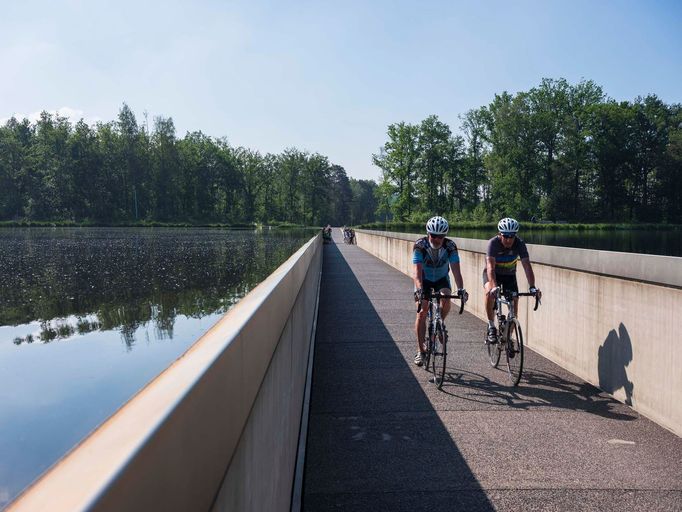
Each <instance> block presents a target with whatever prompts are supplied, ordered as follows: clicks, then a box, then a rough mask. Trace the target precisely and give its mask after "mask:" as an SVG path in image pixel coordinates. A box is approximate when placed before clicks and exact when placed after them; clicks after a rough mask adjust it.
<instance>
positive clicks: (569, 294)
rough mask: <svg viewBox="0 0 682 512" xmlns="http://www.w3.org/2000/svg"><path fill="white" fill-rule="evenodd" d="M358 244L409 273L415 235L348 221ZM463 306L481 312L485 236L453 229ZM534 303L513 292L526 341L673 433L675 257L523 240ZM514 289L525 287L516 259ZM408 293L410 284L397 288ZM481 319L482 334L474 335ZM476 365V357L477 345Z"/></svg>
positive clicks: (680, 297)
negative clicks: (536, 291)
mask: <svg viewBox="0 0 682 512" xmlns="http://www.w3.org/2000/svg"><path fill="white" fill-rule="evenodd" d="M356 237H357V243H358V246H359V247H361V248H363V249H365V250H366V251H368V252H369V253H371V254H374V255H375V256H377V257H379V258H380V259H382V260H384V261H386V262H387V263H389V264H390V265H392V266H393V267H395V268H397V269H398V270H400V271H401V272H404V273H406V274H408V275H410V276H411V275H412V269H413V266H412V245H413V243H414V240H416V239H417V238H418V235H414V234H405V233H383V232H376V231H365V230H356ZM454 240H455V242H456V243H457V246H458V248H459V251H460V259H461V268H462V275H463V278H464V286H465V287H466V288H467V290H468V291H469V294H470V300H469V304H467V307H466V310H467V311H469V312H470V313H473V314H474V315H476V316H478V317H479V318H481V319H485V318H486V317H485V309H484V305H483V304H484V303H483V285H482V280H481V274H482V272H483V269H484V268H485V249H486V246H487V242H486V241H485V240H471V239H461V238H454ZM528 249H529V253H530V257H531V261H532V262H533V270H534V272H535V278H536V284H537V286H538V287H540V289H542V292H543V298H542V305H541V306H540V307H539V308H538V310H537V311H535V312H534V311H532V306H533V304H534V302H533V301H532V300H521V301H520V308H519V309H520V311H519V318H520V320H521V324H522V326H523V327H524V334H525V340H526V344H527V346H529V347H530V348H532V349H533V350H535V351H536V352H539V353H540V354H542V355H543V356H545V357H547V358H548V359H550V360H552V361H554V362H555V363H557V364H559V365H560V366H562V367H564V368H566V369H567V370H569V371H571V372H572V373H574V374H576V375H578V376H579V377H581V378H583V379H585V380H586V381H588V382H590V383H591V384H594V385H595V386H598V387H600V388H601V389H603V390H604V391H607V392H609V393H611V394H612V395H613V396H614V397H615V398H616V399H618V400H620V401H622V402H625V403H627V404H629V405H631V406H632V407H633V408H634V409H635V410H637V411H639V412H640V413H642V414H643V415H645V416H647V417H649V418H650V419H652V420H653V421H655V422H657V423H658V424H660V425H663V426H664V427H666V428H668V429H670V430H672V431H673V432H675V433H676V434H677V435H682V338H680V336H679V332H678V330H677V327H678V322H679V321H680V318H679V316H680V313H681V312H682V258H675V257H669V256H654V255H645V254H630V253H616V252H611V251H592V250H585V249H572V248H566V247H550V246H541V245H529V246H528ZM517 275H518V281H519V288H520V289H524V288H525V289H527V286H528V285H527V282H526V279H525V275H524V272H523V269H522V268H521V265H520V264H519V265H518V271H517ZM406 293H409V290H406ZM483 336H484V332H483V327H482V330H481V341H483ZM481 364H485V361H484V359H483V354H482V355H481Z"/></svg>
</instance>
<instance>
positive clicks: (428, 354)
mask: <svg viewBox="0 0 682 512" xmlns="http://www.w3.org/2000/svg"><path fill="white" fill-rule="evenodd" d="M429 330H431V329H429ZM425 343H426V353H425V354H426V355H425V357H424V370H426V371H427V372H428V371H430V368H429V365H430V364H431V361H432V359H433V358H432V357H431V354H432V353H433V333H430V334H429V333H427V334H426V341H425Z"/></svg>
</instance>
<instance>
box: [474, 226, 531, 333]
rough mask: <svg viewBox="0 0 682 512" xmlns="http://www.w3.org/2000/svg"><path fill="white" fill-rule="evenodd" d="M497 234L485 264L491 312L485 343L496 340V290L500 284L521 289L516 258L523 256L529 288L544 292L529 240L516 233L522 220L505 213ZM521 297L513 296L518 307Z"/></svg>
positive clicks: (487, 299)
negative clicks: (522, 238)
mask: <svg viewBox="0 0 682 512" xmlns="http://www.w3.org/2000/svg"><path fill="white" fill-rule="evenodd" d="M497 230H498V232H499V233H498V234H497V236H495V237H493V238H491V239H490V240H489V241H488V250H487V252H486V258H485V260H486V268H485V269H484V270H483V287H484V288H485V296H484V300H485V312H486V314H487V315H488V334H487V336H486V343H495V342H496V341H497V329H496V328H495V322H494V318H495V314H494V311H493V306H494V305H495V291H496V290H497V287H498V286H499V285H502V287H503V288H504V290H506V291H508V292H518V291H519V287H518V284H517V283H516V262H517V261H518V260H519V259H520V260H521V265H522V266H523V270H524V272H525V273H526V279H528V284H529V286H530V292H531V293H536V294H537V296H538V298H540V297H542V292H540V290H539V289H538V288H536V287H535V274H534V273H533V267H531V264H530V258H529V257H528V249H527V248H526V243H525V242H524V241H523V240H521V239H520V238H519V237H518V236H516V234H517V233H518V231H519V223H518V222H517V221H515V220H514V219H512V218H510V217H505V218H504V219H502V220H501V221H500V222H499V223H498V224H497ZM518 301H519V299H518V298H516V299H515V300H514V308H515V309H517V306H518Z"/></svg>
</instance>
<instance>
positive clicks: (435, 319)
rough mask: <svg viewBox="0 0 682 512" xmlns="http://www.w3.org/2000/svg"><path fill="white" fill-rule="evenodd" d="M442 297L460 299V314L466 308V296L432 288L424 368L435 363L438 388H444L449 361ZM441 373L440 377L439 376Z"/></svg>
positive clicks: (429, 300) (435, 377) (419, 306)
mask: <svg viewBox="0 0 682 512" xmlns="http://www.w3.org/2000/svg"><path fill="white" fill-rule="evenodd" d="M441 299H460V301H461V306H460V309H459V313H460V315H461V314H462V311H463V310H464V298H463V297H462V296H460V295H459V294H458V295H444V294H442V293H440V292H436V291H435V290H433V289H432V290H431V293H430V296H429V298H428V303H429V304H428V311H427V322H428V323H427V326H426V328H427V336H426V340H425V341H426V361H425V364H424V369H425V370H426V371H429V367H430V365H431V363H433V382H435V383H436V384H437V385H438V389H442V387H443V380H444V378H445V366H446V361H447V345H448V330H447V328H446V327H445V322H444V321H443V316H442V306H441V302H440V301H441ZM422 300H423V299H422V298H421V297H420V298H419V301H418V302H419V304H418V306H417V312H420V311H421V309H422ZM439 375H440V377H439Z"/></svg>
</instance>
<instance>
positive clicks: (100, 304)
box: [0, 228, 314, 508]
mask: <svg viewBox="0 0 682 512" xmlns="http://www.w3.org/2000/svg"><path fill="white" fill-rule="evenodd" d="M313 234H314V233H313V232H311V231H305V230H300V231H276V230H270V231H268V230H266V231H262V232H253V231H226V230H214V229H174V228H52V229H50V228H45V229H42V228H32V229H16V228H15V229H9V228H5V229H0V508H1V507H2V506H3V505H6V504H7V502H8V501H10V500H11V499H12V498H13V497H15V496H16V495H17V494H18V493H19V492H20V491H21V490H22V489H23V488H24V487H26V486H27V485H28V484H29V483H30V482H31V481H32V480H34V479H35V478H36V477H37V476H39V475H40V473H42V472H43V471H44V470H45V469H47V468H48V467H49V466H50V465H52V464H53V463H54V462H55V461H56V460H57V459H59V458H60V457H61V456H62V455H64V454H65V453H66V452H67V451H68V450H69V449H70V448H71V447H72V446H74V445H75V444H76V443H77V442H78V441H79V440H80V439H82V438H83V437H84V436H86V435H87V434H88V433H89V432H91V431H92V430H93V429H94V428H96V427H97V426H98V425H99V424H100V423H102V422H103V421H104V420H105V419H106V418H108V417H109V416H110V415H111V414H112V413H113V412H114V411H115V410H116V409H118V408H119V407H120V406H121V405H122V404H124V403H125V402H126V401H127V400H128V399H129V398H130V397H131V396H133V395H134V394H135V393H136V392H137V391H138V390H139V389H140V388H142V387H143V386H144V385H145V384H146V383H147V382H149V381H150V380H151V379H153V378H154V377H155V376H156V375H158V374H159V373H160V372H161V371H163V370H164V369H165V368H166V367H167V366H168V365H169V364H170V363H172V362H173V361H174V360H176V359H177V358H178V357H179V356H180V355H182V354H183V353H184V352H185V351H186V350H187V349H188V348H189V347H190V346H191V345H192V343H193V342H194V341H196V340H197V338H198V337H199V336H201V334H203V333H204V332H206V331H207V330H208V329H209V328H210V327H211V326H212V325H213V324H214V323H215V322H216V321H217V320H218V319H219V318H220V316H222V314H223V313H224V312H225V311H227V310H228V309H229V308H230V306H231V305H233V304H234V303H235V302H236V301H238V300H239V299H240V298H241V297H242V296H244V295H245V294H246V293H247V292H248V291H249V290H251V289H252V288H253V287H254V286H255V285H257V284H258V283H259V282H261V281H262V280H263V279H264V278H265V277H267V276H268V275H269V274H270V273H271V272H272V271H273V270H274V269H276V268H277V267H278V266H279V265H280V264H281V263H283V262H284V261H285V260H286V259H287V258H288V257H289V256H291V254H293V253H294V252H295V251H296V250H298V249H299V248H300V247H301V246H302V245H303V244H304V243H305V242H307V241H308V240H309V239H310V237H311V236H312V235H313Z"/></svg>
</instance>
